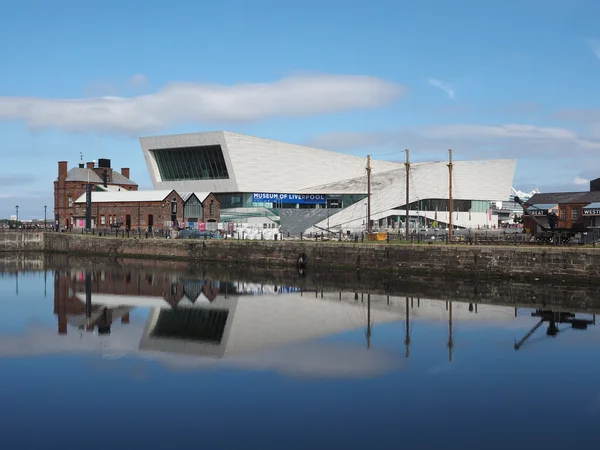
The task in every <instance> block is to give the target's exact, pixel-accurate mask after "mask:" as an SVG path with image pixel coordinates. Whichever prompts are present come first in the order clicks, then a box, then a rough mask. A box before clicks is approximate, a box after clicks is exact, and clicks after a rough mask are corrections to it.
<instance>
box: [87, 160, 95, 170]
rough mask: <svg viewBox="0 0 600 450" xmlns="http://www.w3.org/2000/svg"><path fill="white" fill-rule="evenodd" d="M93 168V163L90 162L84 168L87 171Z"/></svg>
mask: <svg viewBox="0 0 600 450" xmlns="http://www.w3.org/2000/svg"><path fill="white" fill-rule="evenodd" d="M94 166H95V164H94V161H90V162H88V163H86V168H87V169H93V168H94Z"/></svg>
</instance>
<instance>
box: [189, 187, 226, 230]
mask: <svg viewBox="0 0 600 450" xmlns="http://www.w3.org/2000/svg"><path fill="white" fill-rule="evenodd" d="M181 198H183V200H184V202H185V204H184V215H183V217H184V220H183V221H184V222H185V226H186V228H190V229H194V230H197V229H199V228H201V224H203V223H204V224H205V227H206V229H207V230H211V231H212V230H216V229H217V224H218V222H219V220H220V218H221V202H219V200H218V199H217V197H216V196H215V195H214V194H213V193H211V192H184V193H182V194H181Z"/></svg>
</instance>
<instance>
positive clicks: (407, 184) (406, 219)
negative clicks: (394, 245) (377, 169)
mask: <svg viewBox="0 0 600 450" xmlns="http://www.w3.org/2000/svg"><path fill="white" fill-rule="evenodd" d="M404 151H405V152H406V162H405V163H404V167H406V218H405V222H406V223H405V225H406V230H405V231H406V240H407V241H408V228H409V223H410V220H409V214H410V208H409V203H408V202H409V200H408V199H409V195H408V194H409V176H410V161H409V160H408V149H406V150H404ZM418 219H419V218H418V217H417V220H418Z"/></svg>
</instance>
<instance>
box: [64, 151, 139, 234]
mask: <svg viewBox="0 0 600 450" xmlns="http://www.w3.org/2000/svg"><path fill="white" fill-rule="evenodd" d="M129 176H130V170H129V169H128V168H122V169H121V172H120V173H119V172H117V171H115V170H113V169H112V168H111V165H110V160H109V159H100V160H98V165H96V163H94V162H88V163H86V164H84V163H83V161H80V163H79V166H78V167H74V168H72V169H70V170H69V168H68V162H67V161H59V163H58V178H57V179H56V180H55V181H54V225H55V227H56V229H57V230H58V229H61V230H64V229H70V228H72V227H73V226H74V223H73V216H74V213H75V200H76V199H77V198H79V197H81V195H83V194H85V189H86V184H87V183H90V184H92V185H93V189H95V190H100V191H109V190H113V191H114V190H119V189H123V190H128V191H137V190H138V185H137V184H136V183H134V182H133V181H131V180H130V179H129Z"/></svg>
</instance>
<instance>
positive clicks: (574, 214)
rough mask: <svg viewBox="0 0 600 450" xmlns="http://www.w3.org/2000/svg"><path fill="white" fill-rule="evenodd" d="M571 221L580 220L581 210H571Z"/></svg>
mask: <svg viewBox="0 0 600 450" xmlns="http://www.w3.org/2000/svg"><path fill="white" fill-rule="evenodd" d="M571 219H573V220H578V219H579V208H573V209H572V210H571Z"/></svg>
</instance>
